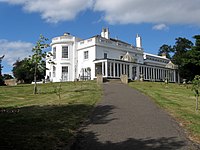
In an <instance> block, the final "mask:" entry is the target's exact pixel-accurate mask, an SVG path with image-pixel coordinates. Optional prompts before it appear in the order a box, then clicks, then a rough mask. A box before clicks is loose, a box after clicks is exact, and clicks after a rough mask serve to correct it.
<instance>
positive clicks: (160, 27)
mask: <svg viewBox="0 0 200 150" xmlns="http://www.w3.org/2000/svg"><path fill="white" fill-rule="evenodd" d="M152 29H153V30H168V29H169V27H168V26H167V25H165V24H163V23H161V24H157V25H155V26H153V28H152Z"/></svg>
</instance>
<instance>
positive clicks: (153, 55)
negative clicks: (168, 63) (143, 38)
mask: <svg viewBox="0 0 200 150" xmlns="http://www.w3.org/2000/svg"><path fill="white" fill-rule="evenodd" d="M144 55H149V56H152V57H156V58H161V59H166V60H169V58H165V57H162V56H158V55H155V54H149V53H144Z"/></svg>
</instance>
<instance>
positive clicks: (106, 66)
mask: <svg viewBox="0 0 200 150" xmlns="http://www.w3.org/2000/svg"><path fill="white" fill-rule="evenodd" d="M105 76H106V77H108V62H107V61H105Z"/></svg>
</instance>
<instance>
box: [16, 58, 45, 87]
mask: <svg viewBox="0 0 200 150" xmlns="http://www.w3.org/2000/svg"><path fill="white" fill-rule="evenodd" d="M42 66H43V67H45V61H43V63H42ZM12 71H13V75H14V77H15V78H16V79H17V80H19V81H23V82H24V83H31V82H32V81H34V64H31V63H30V62H29V60H28V58H25V59H23V60H17V61H16V62H15V63H14V64H13V70H12ZM37 72H38V74H37V79H38V80H41V79H44V76H45V70H42V69H40V70H39V69H38V70H37Z"/></svg>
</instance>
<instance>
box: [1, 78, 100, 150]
mask: <svg viewBox="0 0 200 150" xmlns="http://www.w3.org/2000/svg"><path fill="white" fill-rule="evenodd" d="M38 88H39V94H37V95H33V94H32V90H33V85H19V86H14V87H0V149H20V150H21V149H65V148H66V147H67V146H68V144H69V143H70V140H71V139H72V137H73V136H74V135H75V132H76V130H77V128H78V127H79V126H80V124H81V123H82V122H83V121H84V119H85V118H86V117H87V116H88V114H89V112H90V111H91V109H92V108H93V106H94V105H95V103H96V102H97V101H98V100H99V99H100V98H101V95H102V89H101V86H99V85H97V84H96V82H92V81H89V82H67V83H61V84H60V83H48V84H42V85H39V86H38ZM56 93H57V94H56ZM59 94H60V96H61V99H59Z"/></svg>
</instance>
